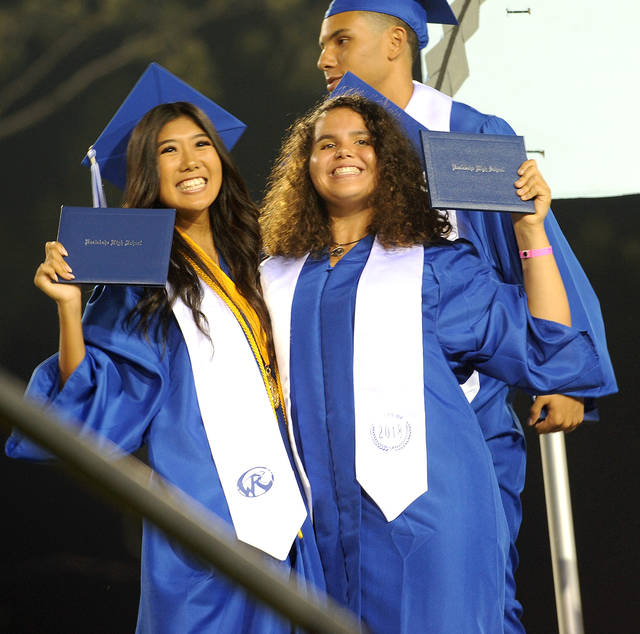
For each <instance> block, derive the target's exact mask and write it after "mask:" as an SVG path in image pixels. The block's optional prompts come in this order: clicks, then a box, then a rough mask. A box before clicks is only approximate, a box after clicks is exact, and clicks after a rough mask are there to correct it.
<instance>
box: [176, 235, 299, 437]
mask: <svg viewBox="0 0 640 634" xmlns="http://www.w3.org/2000/svg"><path fill="white" fill-rule="evenodd" d="M175 229H176V231H177V232H178V233H179V234H180V236H181V237H182V238H183V239H184V241H185V242H186V243H187V244H188V245H189V246H190V247H191V248H192V249H193V250H194V251H195V252H196V253H197V254H198V256H199V257H200V258H201V259H202V261H203V262H204V264H205V265H206V266H207V268H208V269H209V271H210V272H211V274H212V275H213V276H214V277H215V280H213V279H211V277H210V276H209V275H208V274H207V273H205V272H204V271H203V270H202V269H201V268H200V267H199V266H198V265H197V264H196V263H195V262H194V261H193V260H192V259H191V258H190V257H189V256H187V255H185V258H186V259H187V261H188V262H189V264H190V265H191V266H192V267H193V269H194V270H195V271H196V273H197V274H198V275H199V276H200V277H201V278H202V280H203V281H204V282H205V283H206V284H207V286H209V288H211V289H212V290H213V291H214V293H216V295H218V296H219V297H220V298H221V299H222V301H224V303H225V304H226V305H227V306H228V307H229V310H231V312H232V313H233V315H234V317H235V318H236V320H237V321H238V323H239V324H240V327H241V328H242V330H243V332H244V334H245V336H246V338H247V341H248V342H249V345H250V347H251V350H252V352H253V356H254V357H255V358H256V361H257V362H258V367H259V368H260V372H261V374H262V380H263V381H264V386H265V389H266V390H267V394H268V396H269V401H270V402H271V407H272V408H273V413H274V414H275V415H276V421H277V418H278V417H277V413H276V410H277V409H278V407H280V405H281V404H282V403H284V398H283V396H282V388H281V386H280V377H279V376H278V374H277V371H276V373H275V376H274V373H273V372H272V371H271V367H270V364H269V353H268V351H267V344H266V341H265V337H264V331H263V330H262V327H261V325H260V320H259V319H258V315H257V314H256V312H255V310H254V309H253V307H252V306H251V304H249V302H248V301H247V300H246V299H245V298H244V297H242V295H240V293H239V292H238V290H237V289H236V285H235V284H234V283H233V281H232V280H230V279H229V278H228V277H227V275H226V274H225V273H224V271H223V270H222V269H221V268H220V267H219V266H218V265H217V264H216V263H215V262H214V261H213V260H212V259H211V258H210V257H209V256H208V255H207V254H206V253H205V252H204V251H203V250H202V249H201V248H200V247H199V246H198V245H197V244H196V243H195V242H194V241H193V240H192V239H191V238H190V237H189V236H188V235H187V234H186V233H184V231H181V230H180V229H178V227H176V228H175ZM241 309H242V310H241ZM254 333H255V334H254ZM282 415H283V417H284V420H285V425H286V424H287V416H286V412H285V410H284V407H283V408H282Z"/></svg>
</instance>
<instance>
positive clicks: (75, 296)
mask: <svg viewBox="0 0 640 634" xmlns="http://www.w3.org/2000/svg"><path fill="white" fill-rule="evenodd" d="M44 252H45V259H44V262H42V264H40V266H39V267H38V269H37V270H36V274H35V277H34V278H33V283H34V284H35V285H36V286H37V287H38V288H39V289H40V290H41V291H42V292H43V293H44V294H45V295H48V296H49V297H51V299H53V300H54V301H56V302H58V303H60V302H63V303H65V302H69V301H73V300H77V301H78V302H79V301H80V294H81V293H80V287H79V286H76V285H75V284H74V285H71V284H57V282H58V280H59V279H60V278H62V279H63V280H72V279H74V277H75V276H74V275H73V272H72V271H71V267H70V266H69V265H68V264H67V263H66V262H65V259H64V257H65V256H67V255H69V254H68V253H67V250H66V249H65V248H64V246H63V245H62V244H60V243H59V242H47V243H46V244H45V245H44Z"/></svg>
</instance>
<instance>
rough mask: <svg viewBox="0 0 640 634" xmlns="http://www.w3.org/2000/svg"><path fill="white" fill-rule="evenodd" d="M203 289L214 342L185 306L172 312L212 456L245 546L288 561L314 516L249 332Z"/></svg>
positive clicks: (178, 302)
mask: <svg viewBox="0 0 640 634" xmlns="http://www.w3.org/2000/svg"><path fill="white" fill-rule="evenodd" d="M201 285H202V288H203V291H204V297H203V300H202V307H201V310H202V312H203V313H204V314H205V315H206V317H207V320H208V322H209V325H210V330H211V341H209V339H208V338H207V337H206V336H205V335H204V334H203V333H202V332H201V331H200V330H199V329H198V327H197V325H196V323H195V322H194V320H193V316H192V314H191V310H190V309H189V308H188V307H187V306H186V305H185V304H184V302H183V301H182V300H181V299H179V298H178V299H176V301H175V303H174V306H173V312H174V314H175V316H176V319H177V320H178V325H179V326H180V330H181V331H182V335H183V337H184V339H185V342H186V344H187V349H188V351H189V358H190V360H191V367H192V370H193V378H194V383H195V387H196V394H197V397H198V406H199V408H200V414H201V416H202V422H203V424H204V428H205V431H206V434H207V439H208V441H209V447H210V449H211V455H212V457H213V460H214V462H215V466H216V470H217V472H218V476H219V478H220V482H221V484H222V488H223V491H224V495H225V498H226V501H227V505H228V507H229V512H230V514H231V519H232V520H233V526H234V529H235V531H236V535H237V537H238V539H239V540H241V541H243V542H246V543H247V544H250V545H252V546H254V547H256V548H259V549H260V550H262V551H264V552H266V553H268V554H269V555H271V556H273V557H275V558H276V559H280V560H284V559H286V557H287V555H288V553H289V550H290V549H291V545H292V543H293V541H294V539H295V538H296V535H297V533H298V531H299V530H300V527H301V526H302V523H303V522H304V520H305V517H306V516H307V511H306V508H305V505H304V502H303V500H302V496H301V495H300V491H299V489H298V484H297V482H296V478H295V475H294V473H293V469H292V468H291V463H290V462H289V458H288V456H287V452H286V449H285V447H284V444H283V442H282V437H281V435H280V430H279V428H278V421H277V419H276V417H275V414H274V411H273V408H272V406H271V402H270V400H269V397H268V395H267V392H266V388H265V385H264V381H263V379H262V375H261V372H260V369H259V367H258V364H257V363H256V359H255V357H254V355H253V352H252V351H251V348H250V346H249V343H248V341H247V338H246V336H245V334H244V332H243V330H242V327H241V326H240V324H239V323H238V321H237V320H236V318H235V316H234V315H233V313H232V312H231V310H230V309H229V308H228V306H227V305H226V304H225V303H224V301H223V300H222V299H221V298H220V297H219V296H218V295H217V294H216V293H215V292H214V291H213V290H212V289H211V288H210V287H209V286H208V285H207V284H204V283H203V282H201ZM179 424H180V421H176V425H179Z"/></svg>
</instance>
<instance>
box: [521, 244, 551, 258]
mask: <svg viewBox="0 0 640 634" xmlns="http://www.w3.org/2000/svg"><path fill="white" fill-rule="evenodd" d="M551 253H553V248H552V247H545V248H544V249H523V250H522V251H520V259H521V260H528V259H529V258H537V257H538V256H539V255H550V254H551Z"/></svg>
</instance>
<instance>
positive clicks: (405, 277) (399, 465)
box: [261, 240, 427, 521]
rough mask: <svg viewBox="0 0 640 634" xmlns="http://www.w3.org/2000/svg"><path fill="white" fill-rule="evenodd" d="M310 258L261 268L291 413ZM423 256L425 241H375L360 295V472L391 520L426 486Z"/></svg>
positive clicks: (357, 369)
mask: <svg viewBox="0 0 640 634" xmlns="http://www.w3.org/2000/svg"><path fill="white" fill-rule="evenodd" d="M305 260H306V257H304V258H299V259H284V258H270V259H269V260H267V261H266V262H264V263H263V264H262V267H261V275H262V288H263V291H264V295H265V299H266V301H267V304H268V306H269V312H270V314H271V321H272V325H273V333H274V342H275V345H276V352H277V355H278V364H279V367H280V375H281V377H282V388H283V392H284V398H285V403H286V405H287V408H288V410H289V413H290V411H291V410H290V407H291V401H290V378H289V374H290V350H289V346H290V330H291V306H292V302H293V295H294V292H295V287H296V284H297V281H298V276H299V274H300V271H301V269H302V266H303V264H304V261H305ZM423 262H424V249H423V248H422V247H421V246H418V247H412V248H409V249H396V250H393V251H385V249H384V248H383V247H382V246H381V245H380V244H379V243H378V241H377V240H376V241H374V244H373V247H372V249H371V254H370V255H369V259H368V260H367V263H366V265H365V267H364V270H363V272H362V275H361V277H360V282H359V284H358V293H357V298H356V314H355V325H354V368H353V374H354V397H355V415H356V421H355V427H356V431H355V434H356V475H357V478H358V482H360V484H361V486H362V487H363V488H364V489H365V490H366V491H367V493H368V494H369V495H370V496H371V497H372V498H373V500H374V501H375V502H376V504H377V505H378V506H379V507H380V509H381V511H382V512H383V513H384V515H385V517H386V518H387V520H389V521H391V520H392V519H394V518H395V517H397V516H398V515H399V514H400V513H402V511H403V510H404V509H405V508H406V507H407V506H408V505H409V504H410V503H411V502H412V501H413V500H415V499H416V497H418V496H419V495H421V494H422V493H424V492H425V491H426V490H427V453H426V431H425V413H424V382H423V381H424V379H423V375H424V368H423V355H422V269H423ZM289 418H290V419H291V417H289Z"/></svg>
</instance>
